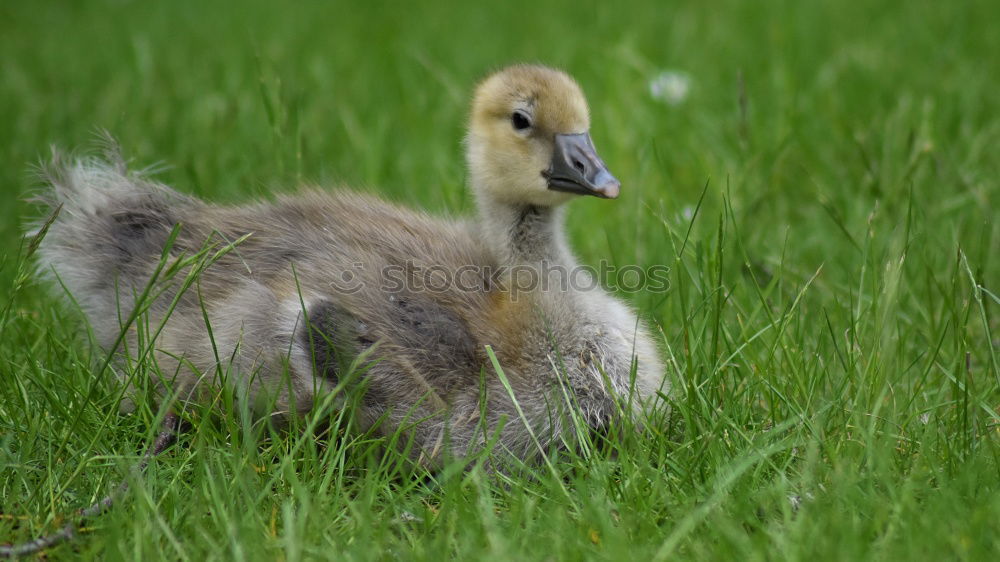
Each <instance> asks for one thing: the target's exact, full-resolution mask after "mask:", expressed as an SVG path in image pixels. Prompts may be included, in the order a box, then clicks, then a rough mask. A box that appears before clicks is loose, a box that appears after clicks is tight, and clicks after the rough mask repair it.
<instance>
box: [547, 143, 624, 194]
mask: <svg viewBox="0 0 1000 562" xmlns="http://www.w3.org/2000/svg"><path fill="white" fill-rule="evenodd" d="M542 175H543V176H545V179H547V180H548V181H549V189H551V190H554V191H565V192H567V193H576V194H579V195H594V196H596V197H601V198H604V199H614V198H615V197H618V191H619V189H620V188H621V183H620V182H619V181H618V180H616V179H615V177H614V176H612V175H611V172H609V171H608V167H607V166H605V165H604V162H602V161H601V157H600V156H598V155H597V149H596V148H594V142H593V141H591V140H590V134H589V133H578V134H575V135H556V146H555V151H554V152H553V153H552V164H551V165H550V166H549V169H548V170H546V171H544V172H542Z"/></svg>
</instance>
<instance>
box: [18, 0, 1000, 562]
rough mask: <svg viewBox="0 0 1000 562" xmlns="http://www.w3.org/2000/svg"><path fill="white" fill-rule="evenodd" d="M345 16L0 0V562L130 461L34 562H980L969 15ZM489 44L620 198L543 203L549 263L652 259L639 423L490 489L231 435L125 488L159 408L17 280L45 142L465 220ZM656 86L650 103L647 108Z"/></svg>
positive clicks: (50, 302)
mask: <svg viewBox="0 0 1000 562" xmlns="http://www.w3.org/2000/svg"><path fill="white" fill-rule="evenodd" d="M359 4H360V3H359ZM376 4H377V3H371V5H366V6H361V5H358V6H351V5H347V4H346V3H344V4H337V3H330V2H308V3H306V2H303V3H298V4H297V5H295V6H292V5H288V6H285V3H279V2H253V3H250V2H245V3H239V4H236V3H234V4H233V5H223V4H217V3H214V2H193V1H186V0H185V1H176V2H160V3H153V2H125V1H91V2H69V1H67V2H51V1H40V2H5V3H3V4H2V5H0V139H2V140H0V163H2V165H0V189H2V191H3V199H2V201H3V205H2V206H0V240H2V242H0V291H2V293H0V306H2V308H0V311H2V313H0V543H4V542H8V541H22V540H26V539H29V538H31V537H33V536H35V535H37V534H40V533H44V532H48V531H52V530H55V529H56V528H58V526H59V525H61V524H62V523H63V522H64V521H65V517H67V516H69V515H70V514H72V513H73V511H74V510H75V509H77V508H79V507H82V506H85V505H87V504H89V503H91V502H92V501H93V500H94V499H96V498H98V497H100V496H102V495H104V494H105V493H107V492H108V491H110V490H111V489H112V488H113V487H114V486H115V485H116V482H117V481H119V480H120V479H122V478H126V477H127V478H128V479H129V481H130V482H131V483H132V484H133V486H132V488H131V489H130V491H129V492H128V493H127V494H126V495H125V496H124V497H123V499H122V500H121V501H120V503H119V504H118V505H116V507H115V508H114V509H113V510H112V511H110V512H109V513H107V514H105V515H103V516H101V517H100V518H97V519H93V520H91V521H90V522H88V526H87V527H86V528H85V529H84V532H83V533H81V536H80V538H79V539H78V540H76V541H75V542H73V543H71V544H69V545H63V546H59V547H57V548H54V549H51V550H49V551H48V556H49V558H51V559H75V558H77V557H95V558H101V559H108V560H115V559H125V560H134V559H140V558H153V559H155V558H161V557H162V558H166V559H185V560H186V559H193V560H209V559H211V560H214V559H242V558H248V559H262V560H272V559H285V560H301V559H323V558H330V559H337V560H368V559H395V558H403V559H433V560H438V559H442V558H455V559H462V560H465V559H472V560H475V559H498V560H505V559H509V560H521V559H529V560H541V559H547V560H564V559H566V560H574V559H584V558H586V559H605V560H622V559H625V560H628V559H634V560H667V559H698V560H700V559H722V560H734V559H735V560H751V559H767V560H786V559H788V560H801V559H806V560H809V561H810V562H813V561H815V560H827V559H830V560H855V559H885V560H900V559H903V560H905V559H926V560H937V559H970V560H993V559H996V557H997V555H998V554H1000V523H998V521H1000V424H998V422H1000V413H998V411H1000V410H998V407H1000V364H998V362H1000V357H998V349H997V348H998V347H1000V343H998V338H1000V320H998V316H997V310H998V309H997V307H998V305H1000V300H998V299H1000V297H998V296H997V295H998V294H1000V255H998V250H1000V223H998V221H997V211H996V209H997V208H1000V190H998V186H1000V180H998V177H1000V156H998V154H1000V153H998V151H997V146H1000V95H998V92H1000V78H998V77H1000V58H998V57H997V53H1000V33H997V29H996V22H997V21H1000V4H997V3H996V2H990V1H969V2H934V1H899V2H885V3H876V2H869V3H861V2H852V3H844V2H836V1H833V0H829V1H821V2H795V1H791V0H789V1H785V2H782V1H775V2H766V3H759V2H737V1H726V2H721V3H705V2H688V3H679V2H658V1H650V2H648V3H637V4H634V5H625V6H620V5H618V4H617V3H613V2H589V1H584V2H580V1H572V2H571V1H556V2H546V3H542V2H521V1H518V0H513V1H507V2H493V3H490V7H489V8H488V9H486V8H475V7H473V4H475V3H472V2H453V3H451V5H448V4H446V3H444V2H439V3H436V4H432V5H426V6H419V7H418V6H417V5H416V4H417V3H413V4H414V5H413V6H409V5H407V6H403V5H399V6H396V5H384V6H380V5H376ZM523 60H527V61H543V62H546V63H549V64H552V65H556V66H559V67H563V68H565V69H567V70H568V71H570V72H571V73H572V74H573V75H575V76H576V77H577V78H578V80H579V81H580V83H581V84H582V85H583V87H584V89H585V91H586V92H587V94H588V96H589V98H590V102H591V106H592V115H593V122H594V128H593V134H594V138H595V142H596V143H597V145H598V147H599V148H600V149H601V152H602V155H603V156H604V159H605V160H606V161H607V162H608V164H609V166H610V167H611V169H612V170H613V171H614V172H615V173H616V175H618V177H619V178H620V179H621V180H622V181H623V186H624V187H623V196H622V198H621V199H620V200H618V201H616V202H606V201H597V200H588V201H580V202H577V203H574V204H573V205H572V208H571V210H570V218H569V229H570V231H571V232H570V235H571V238H572V241H573V245H574V247H575V249H576V250H577V253H578V255H579V256H580V257H581V259H582V260H583V261H584V262H586V263H592V264H596V263H597V262H598V261H599V260H601V259H610V260H613V261H614V262H615V263H618V264H632V263H635V264H640V265H651V264H667V265H669V266H670V267H671V269H672V272H671V283H672V286H671V289H670V291H669V292H668V293H665V294H663V293H659V294H648V293H636V294H631V295H627V298H629V299H630V300H631V301H632V302H633V303H634V304H635V306H636V307H637V308H638V309H639V310H640V311H641V312H642V313H643V314H644V315H645V316H646V317H647V318H649V319H650V320H651V321H652V322H654V323H655V324H656V325H657V326H658V327H659V329H660V330H659V333H660V338H661V341H662V344H663V349H664V352H665V356H666V358H667V359H668V360H669V367H670V369H669V371H670V376H671V377H672V379H673V380H674V381H675V387H676V392H675V393H674V396H673V399H674V407H673V410H672V412H671V414H670V415H669V416H668V417H666V418H664V419H661V420H657V422H656V423H653V424H651V426H650V427H649V430H648V431H647V432H646V433H645V434H643V435H641V436H635V435H627V436H622V437H620V438H618V439H615V440H614V441H615V443H614V444H613V445H614V446H608V447H601V448H598V449H597V450H595V451H594V452H593V454H592V455H591V456H589V457H582V456H577V457H567V458H565V459H562V460H559V461H558V462H557V463H556V465H555V468H556V472H557V474H556V475H553V474H552V473H550V472H548V471H542V472H540V473H539V474H538V476H537V477H536V478H518V479H514V480H512V481H510V482H507V483H503V484H498V483H496V482H492V481H490V480H489V479H488V478H486V477H484V475H483V474H481V473H479V472H478V471H473V472H471V473H463V472H461V471H454V470H451V471H445V472H443V473H440V474H437V475H433V476H428V475H423V476H421V475H417V476H412V475H407V474H406V473H405V472H404V471H402V470H401V469H400V468H399V467H398V466H397V465H396V464H395V463H394V462H393V461H394V459H393V458H392V457H391V456H390V457H387V458H384V459H379V457H378V456H377V455H375V454H374V453H373V451H374V450H377V449H378V447H379V445H380V443H378V442H377V441H373V440H371V439H366V438H352V437H343V438H340V439H334V440H329V441H327V442H325V443H318V442H317V439H316V437H315V436H313V435H312V434H310V433H308V432H307V433H305V434H303V433H302V432H292V433H290V434H273V433H271V432H269V431H266V430H265V429H262V428H260V427H259V426H255V425H253V424H251V423H250V422H249V421H247V419H246V418H245V417H240V416H232V417H228V418H221V419H216V418H196V419H195V420H194V421H195V423H194V428H193V430H192V431H191V432H189V433H188V434H187V435H186V436H184V437H183V438H182V439H181V442H180V444H179V445H178V446H175V447H174V448H172V449H170V451H169V452H168V453H166V454H165V455H164V456H162V458H160V459H158V460H157V461H156V462H154V463H153V464H152V465H151V466H150V468H149V470H148V471H147V472H146V473H145V474H143V475H137V474H134V473H132V472H131V471H130V467H133V466H134V465H135V464H136V462H137V459H138V454H139V452H140V451H141V450H142V449H143V448H144V446H145V445H144V444H145V443H147V442H148V441H149V439H150V438H151V436H152V435H153V434H154V433H155V431H156V424H157V421H156V420H157V415H158V410H157V409H156V408H155V407H153V406H152V405H150V404H146V405H143V407H140V408H139V409H138V410H137V411H136V412H135V413H134V414H132V415H120V414H119V413H118V410H117V405H116V400H117V394H116V389H115V387H114V386H113V385H111V384H109V383H108V381H107V380H106V379H107V377H104V378H97V377H96V376H95V373H96V371H97V369H98V368H99V367H98V366H99V365H100V361H101V359H102V357H103V356H102V354H101V352H100V351H99V350H95V349H93V348H92V347H90V346H89V344H88V343H87V337H86V326H85V324H84V323H83V321H82V319H81V318H80V316H79V315H78V314H77V313H75V312H74V311H73V310H72V308H70V307H67V306H65V305H64V304H62V301H61V300H60V299H59V298H57V296H56V295H53V294H52V292H51V291H47V290H46V288H45V287H40V286H38V285H37V284H36V283H35V282H34V281H32V280H31V277H30V271H31V267H32V265H31V263H30V260H28V261H26V260H25V254H26V252H27V246H26V242H24V241H22V239H21V232H22V225H23V223H24V219H25V217H30V216H34V215H33V210H32V209H31V208H30V207H29V206H28V205H27V204H26V203H23V202H22V201H21V200H20V198H21V197H22V196H23V195H24V194H25V193H26V192H28V190H29V189H30V188H31V187H32V185H33V184H32V180H31V178H30V174H29V173H28V170H29V167H30V165H31V164H33V163H36V162H37V161H38V160H39V158H40V157H43V156H44V155H45V154H46V153H47V147H48V145H49V144H50V143H56V144H59V145H62V146H68V147H78V146H86V145H87V144H88V143H90V141H91V140H92V138H93V131H94V129H95V128H97V127H102V128H106V129H108V130H110V131H111V132H112V133H113V134H114V135H116V136H117V137H118V138H119V140H120V141H121V143H122V144H123V146H124V147H125V149H126V152H127V154H128V155H129V156H130V157H131V158H132V159H133V161H134V163H135V164H136V165H138V166H146V165H150V164H154V163H157V162H162V163H165V164H166V166H165V167H163V171H162V172H161V173H159V174H158V176H157V177H158V178H159V179H160V180H161V181H163V182H165V183H168V184H170V185H173V186H176V187H177V188H178V189H180V190H182V191H185V192H190V193H194V194H197V195H199V196H203V197H206V198H209V199H212V200H216V201H223V202H227V201H245V200H247V199H250V198H253V197H261V196H266V195H267V194H269V193H272V192H275V191H279V190H290V189H294V186H295V185H296V184H298V183H300V182H303V181H313V182H317V183H321V184H324V185H337V184H341V183H344V184H350V185H355V186H365V187H369V188H371V189H373V190H376V191H378V192H379V193H381V194H384V195H385V196H386V197H389V198H392V199H395V200H399V201H402V202H405V203H406V204H409V205H413V206H416V207H421V208H426V209H430V210H432V211H434V212H441V213H467V212H469V211H470V210H471V202H470V200H469V199H468V197H467V195H466V192H465V190H464V180H465V173H464V164H463V161H462V155H461V145H460V139H461V136H462V134H463V127H464V118H465V113H466V104H467V99H466V98H467V96H468V94H469V92H470V89H471V87H472V86H473V84H474V83H475V81H476V79H477V78H479V77H481V76H482V75H483V74H484V73H486V72H487V71H488V70H490V69H492V68H495V67H497V66H499V65H502V64H504V63H507V62H512V61H523ZM663 69H675V70H681V71H684V72H686V73H688V74H689V75H690V76H691V78H692V81H693V85H692V89H691V92H690V96H689V97H688V99H687V100H686V101H685V102H684V103H682V104H680V105H677V106H670V105H666V104H664V103H663V102H661V101H657V100H655V99H653V98H652V97H651V96H650V94H649V90H648V86H647V84H648V82H649V80H650V79H651V78H652V77H653V76H655V75H656V74H657V73H658V72H659V71H661V70H663ZM741 99H742V100H744V103H741V101H740V100H741ZM699 203H700V204H699ZM310 421H316V420H306V421H304V422H303V423H302V425H303V426H305V425H306V424H308V423H309V422H310ZM793 504H797V505H798V507H797V509H796V508H794V507H793Z"/></svg>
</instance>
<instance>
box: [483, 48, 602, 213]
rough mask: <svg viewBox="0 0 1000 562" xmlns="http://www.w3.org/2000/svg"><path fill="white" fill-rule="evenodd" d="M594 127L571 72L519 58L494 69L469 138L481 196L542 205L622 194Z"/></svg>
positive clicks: (509, 201) (503, 201)
mask: <svg viewBox="0 0 1000 562" xmlns="http://www.w3.org/2000/svg"><path fill="white" fill-rule="evenodd" d="M589 129H590V112H589V110H588V109H587V100H586V99H585V98H584V96H583V92H582V91H581V90H580V86H578V85H577V83H576V82H575V81H574V80H573V79H572V78H570V77H569V76H568V75H567V74H566V73H564V72H561V71H559V70H555V69H552V68H548V67H544V66H537V65H517V66H511V67H508V68H505V69H503V70H501V71H499V72H497V73H495V74H493V75H491V76H489V77H488V78H486V79H485V80H484V81H483V82H482V83H480V84H479V87H478V88H477V89H476V95H475V99H474V101H473V103H472V116H471V118H470V123H469V136H468V139H467V149H468V152H467V157H468V161H469V171H470V175H471V179H472V185H473V187H474V189H476V191H477V196H479V197H483V196H486V197H488V198H490V199H491V200H493V201H498V202H502V203H507V204H513V205H535V206H543V207H550V206H556V205H561V204H563V203H565V202H566V201H568V200H570V199H572V198H573V197H574V196H576V195H594V196H596V197H601V198H604V199H614V198H615V197H618V191H619V188H620V186H621V184H620V183H619V182H618V180H617V179H615V177H614V176H613V175H611V172H609V171H608V168H607V166H606V165H605V164H604V162H603V161H602V160H601V158H600V157H599V156H598V155H597V150H596V149H595V148H594V143H593V141H591V140H590V133H589V132H588V131H589Z"/></svg>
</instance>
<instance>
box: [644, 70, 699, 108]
mask: <svg viewBox="0 0 1000 562" xmlns="http://www.w3.org/2000/svg"><path fill="white" fill-rule="evenodd" d="M690 91H691V76H689V75H688V74H687V73H686V72H681V71H679V70H664V71H662V72H660V73H659V74H657V75H656V76H654V77H653V79H652V80H650V81H649V95H651V96H653V99H655V100H659V101H663V102H667V103H668V104H670V105H677V104H679V103H681V102H683V101H684V100H685V99H687V97H688V93H689V92H690Z"/></svg>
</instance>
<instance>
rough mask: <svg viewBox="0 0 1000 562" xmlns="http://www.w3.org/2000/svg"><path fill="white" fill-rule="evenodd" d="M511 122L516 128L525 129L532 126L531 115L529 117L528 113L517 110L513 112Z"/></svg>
mask: <svg viewBox="0 0 1000 562" xmlns="http://www.w3.org/2000/svg"><path fill="white" fill-rule="evenodd" d="M510 123H511V125H513V126H514V129H516V130H518V131H523V130H525V129H527V128H529V127H531V117H528V114H527V113H525V112H523V111H521V110H517V111H515V112H514V113H512V114H511V116H510Z"/></svg>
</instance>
